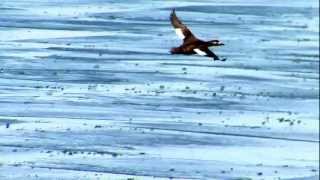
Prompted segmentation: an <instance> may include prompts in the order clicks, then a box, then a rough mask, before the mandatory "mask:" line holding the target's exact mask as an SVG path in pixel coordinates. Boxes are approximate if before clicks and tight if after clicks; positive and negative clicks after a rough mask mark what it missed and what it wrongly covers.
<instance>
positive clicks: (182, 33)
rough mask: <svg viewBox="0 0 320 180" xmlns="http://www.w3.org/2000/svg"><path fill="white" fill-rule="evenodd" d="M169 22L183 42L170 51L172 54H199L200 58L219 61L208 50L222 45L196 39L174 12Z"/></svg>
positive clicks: (213, 41)
mask: <svg viewBox="0 0 320 180" xmlns="http://www.w3.org/2000/svg"><path fill="white" fill-rule="evenodd" d="M170 20H171V24H172V26H173V27H174V28H175V31H176V34H177V35H178V37H179V38H180V39H182V40H183V44H182V45H181V46H179V47H175V48H172V49H171V51H170V52H171V53H172V54H185V55H192V54H199V55H201V56H208V57H212V58H213V59H214V60H220V58H219V57H218V56H217V55H215V54H214V53H213V52H212V51H210V50H209V47H210V46H221V45H224V44H222V43H220V42H219V41H218V40H212V41H203V40H200V39H198V38H196V37H195V36H194V35H193V34H192V32H191V31H190V30H189V29H188V28H187V26H185V25H184V24H182V22H181V21H180V20H179V18H178V17H177V15H176V13H175V10H173V11H172V13H171V15H170ZM223 60H225V59H223Z"/></svg>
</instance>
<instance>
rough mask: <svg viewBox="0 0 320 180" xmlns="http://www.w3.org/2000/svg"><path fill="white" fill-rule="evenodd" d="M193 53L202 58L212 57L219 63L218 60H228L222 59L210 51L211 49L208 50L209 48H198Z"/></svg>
mask: <svg viewBox="0 0 320 180" xmlns="http://www.w3.org/2000/svg"><path fill="white" fill-rule="evenodd" d="M193 51H194V52H195V53H197V54H199V55H200V56H207V57H212V58H213V60H215V61H217V60H221V61H225V60H226V59H225V58H223V59H220V58H219V57H218V56H217V55H216V54H215V53H213V52H212V51H210V49H208V48H207V47H203V48H196V49H193Z"/></svg>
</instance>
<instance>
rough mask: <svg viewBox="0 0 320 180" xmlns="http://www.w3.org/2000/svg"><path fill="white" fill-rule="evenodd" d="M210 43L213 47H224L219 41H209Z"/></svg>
mask: <svg viewBox="0 0 320 180" xmlns="http://www.w3.org/2000/svg"><path fill="white" fill-rule="evenodd" d="M209 43H210V44H211V46H223V45H224V44H223V43H222V42H220V41H219V40H211V41H209Z"/></svg>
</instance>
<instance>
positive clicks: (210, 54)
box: [201, 48, 220, 60]
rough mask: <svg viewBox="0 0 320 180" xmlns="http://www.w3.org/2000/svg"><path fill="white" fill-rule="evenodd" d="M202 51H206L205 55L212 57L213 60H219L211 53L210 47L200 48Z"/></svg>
mask: <svg viewBox="0 0 320 180" xmlns="http://www.w3.org/2000/svg"><path fill="white" fill-rule="evenodd" d="M201 50H202V51H204V52H205V53H207V55H206V56H208V57H212V58H213V59H214V60H220V59H219V57H218V56H217V55H216V54H215V53H213V52H212V51H210V49H208V48H201Z"/></svg>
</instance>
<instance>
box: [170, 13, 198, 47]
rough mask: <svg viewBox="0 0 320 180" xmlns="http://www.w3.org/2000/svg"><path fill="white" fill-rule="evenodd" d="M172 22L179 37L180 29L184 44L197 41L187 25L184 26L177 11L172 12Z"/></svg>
mask: <svg viewBox="0 0 320 180" xmlns="http://www.w3.org/2000/svg"><path fill="white" fill-rule="evenodd" d="M170 20H171V24H172V26H173V27H174V28H175V30H176V33H177V35H178V36H179V34H178V32H177V29H180V30H181V32H182V33H183V36H184V37H181V38H182V39H183V41H184V42H187V41H192V40H197V38H196V37H195V36H194V35H193V34H192V32H191V31H190V30H189V29H188V27H187V26H186V25H184V24H183V23H182V22H181V21H180V19H179V18H178V17H177V15H176V12H175V9H173V10H172V12H171V15H170Z"/></svg>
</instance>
